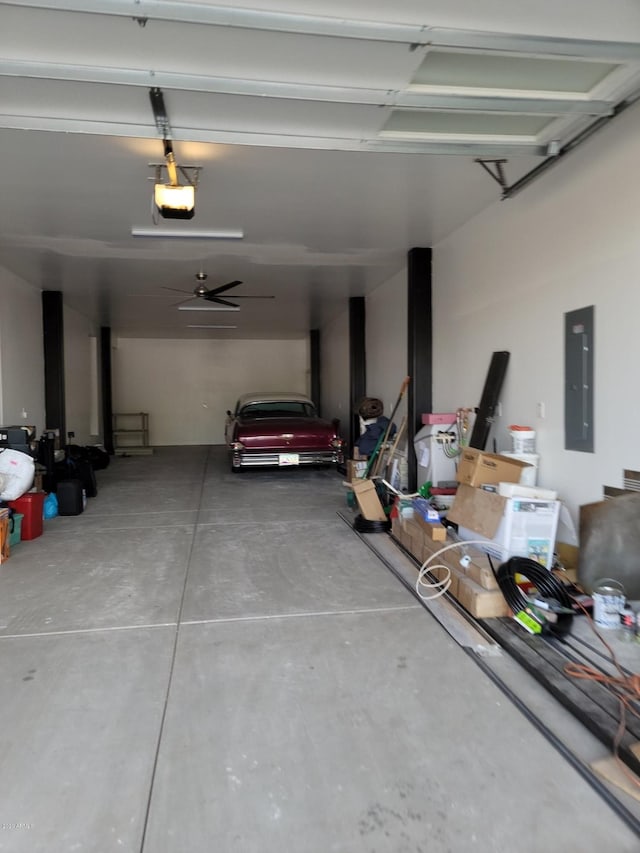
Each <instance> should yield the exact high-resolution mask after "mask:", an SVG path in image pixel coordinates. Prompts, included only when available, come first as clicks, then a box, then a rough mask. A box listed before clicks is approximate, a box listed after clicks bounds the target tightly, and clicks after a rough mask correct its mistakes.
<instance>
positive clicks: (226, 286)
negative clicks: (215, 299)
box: [209, 281, 242, 296]
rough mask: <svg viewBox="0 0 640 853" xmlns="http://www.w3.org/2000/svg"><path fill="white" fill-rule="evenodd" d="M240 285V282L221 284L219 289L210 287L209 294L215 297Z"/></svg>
mask: <svg viewBox="0 0 640 853" xmlns="http://www.w3.org/2000/svg"><path fill="white" fill-rule="evenodd" d="M239 284H242V282H241V281H230V282H229V283H228V284H222V285H221V286H220V287H212V288H211V290H210V291H209V293H211V294H213V295H214V296H216V295H217V294H218V293H224V292H225V290H231V288H232V287H237V286H238V285H239Z"/></svg>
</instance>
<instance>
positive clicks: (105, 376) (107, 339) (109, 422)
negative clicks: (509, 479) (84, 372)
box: [100, 326, 114, 454]
mask: <svg viewBox="0 0 640 853" xmlns="http://www.w3.org/2000/svg"><path fill="white" fill-rule="evenodd" d="M100 388H101V396H102V434H103V436H104V449H105V450H106V451H107V453H110V454H113V452H114V448H113V403H112V399H111V329H110V328H109V327H108V326H102V328H101V329H100Z"/></svg>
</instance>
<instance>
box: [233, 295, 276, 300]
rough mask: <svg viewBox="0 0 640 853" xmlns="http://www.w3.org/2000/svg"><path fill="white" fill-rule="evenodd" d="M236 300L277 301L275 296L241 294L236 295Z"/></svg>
mask: <svg viewBox="0 0 640 853" xmlns="http://www.w3.org/2000/svg"><path fill="white" fill-rule="evenodd" d="M233 298H234V299H275V296H245V295H243V296H240V294H236V295H235V296H234V297H233Z"/></svg>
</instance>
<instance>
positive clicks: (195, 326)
mask: <svg viewBox="0 0 640 853" xmlns="http://www.w3.org/2000/svg"><path fill="white" fill-rule="evenodd" d="M237 328H238V327H237V326H216V325H210V326H204V325H203V326H200V325H192V324H191V323H190V324H189V325H188V326H187V329H237Z"/></svg>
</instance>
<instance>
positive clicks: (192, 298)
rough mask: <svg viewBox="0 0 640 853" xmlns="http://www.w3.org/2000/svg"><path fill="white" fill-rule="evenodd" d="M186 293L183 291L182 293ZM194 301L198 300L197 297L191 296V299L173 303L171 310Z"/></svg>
mask: <svg viewBox="0 0 640 853" xmlns="http://www.w3.org/2000/svg"><path fill="white" fill-rule="evenodd" d="M184 292H185V291H184V290H183V291H182V293H184ZM194 299H197V296H191V297H190V298H189V299H181V300H180V302H172V303H171V305H170V306H169V308H175V307H176V305H184V303H185V302H193V300H194Z"/></svg>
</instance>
